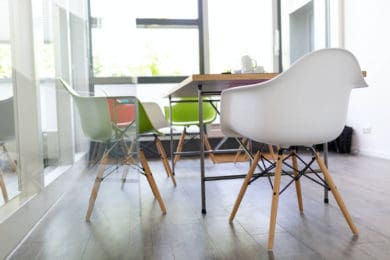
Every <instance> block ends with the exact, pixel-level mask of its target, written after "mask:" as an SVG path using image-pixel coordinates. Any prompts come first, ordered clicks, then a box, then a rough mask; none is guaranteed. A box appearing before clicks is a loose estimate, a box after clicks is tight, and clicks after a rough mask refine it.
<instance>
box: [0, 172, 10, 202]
mask: <svg viewBox="0 0 390 260" xmlns="http://www.w3.org/2000/svg"><path fill="white" fill-rule="evenodd" d="M0 189H1V193H2V194H3V199H4V202H7V201H8V193H7V188H6V187H5V182H4V179H3V172H2V170H1V169H0Z"/></svg>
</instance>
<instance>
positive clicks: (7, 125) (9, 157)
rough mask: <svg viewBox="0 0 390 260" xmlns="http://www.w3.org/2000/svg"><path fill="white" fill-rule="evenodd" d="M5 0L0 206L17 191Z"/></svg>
mask: <svg viewBox="0 0 390 260" xmlns="http://www.w3.org/2000/svg"><path fill="white" fill-rule="evenodd" d="M8 10H9V8H8V1H7V0H0V24H1V27H0V206H1V205H3V204H5V203H6V202H8V201H9V200H11V199H12V198H13V197H15V196H16V195H17V194H19V185H18V183H19V177H18V169H17V168H18V167H17V164H18V151H17V145H16V138H15V137H16V131H15V120H14V119H15V111H14V91H13V84H12V56H11V43H10V35H9V33H10V32H9V11H8Z"/></svg>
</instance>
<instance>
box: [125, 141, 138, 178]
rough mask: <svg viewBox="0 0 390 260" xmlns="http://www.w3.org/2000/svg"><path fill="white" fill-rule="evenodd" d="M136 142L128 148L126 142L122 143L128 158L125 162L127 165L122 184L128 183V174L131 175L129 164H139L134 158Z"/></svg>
mask: <svg viewBox="0 0 390 260" xmlns="http://www.w3.org/2000/svg"><path fill="white" fill-rule="evenodd" d="M134 143H135V141H134V142H132V143H131V145H130V147H128V146H127V144H126V142H125V141H122V147H123V149H124V153H125V154H126V158H125V160H124V162H123V164H125V166H124V168H123V173H122V182H123V183H124V182H126V178H127V174H128V173H129V166H128V165H129V164H134V165H135V164H137V161H136V160H135V159H134V157H133V150H134V146H135V145H134Z"/></svg>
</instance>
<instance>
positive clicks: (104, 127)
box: [59, 79, 113, 142]
mask: <svg viewBox="0 0 390 260" xmlns="http://www.w3.org/2000/svg"><path fill="white" fill-rule="evenodd" d="M59 81H60V83H61V84H62V85H63V87H64V88H65V89H66V90H67V91H68V93H69V94H70V95H71V96H72V98H73V101H74V102H75V104H76V106H77V109H78V111H79V115H80V121H81V127H82V129H83V132H84V134H85V135H86V136H87V137H89V138H90V139H91V140H93V141H97V142H107V141H109V140H110V139H111V138H112V136H113V128H112V124H111V118H110V111H109V107H108V102H107V98H106V97H82V96H80V95H79V94H77V93H76V92H75V91H74V90H73V89H72V87H71V86H70V85H68V84H67V83H66V82H65V81H64V80H63V79H59Z"/></svg>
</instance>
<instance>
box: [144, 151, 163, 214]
mask: <svg viewBox="0 0 390 260" xmlns="http://www.w3.org/2000/svg"><path fill="white" fill-rule="evenodd" d="M138 155H139V159H140V161H141V165H142V168H143V169H144V172H145V176H146V179H147V180H148V182H149V185H150V188H151V189H152V192H153V195H154V197H155V198H156V200H157V201H158V204H159V205H160V208H161V211H162V212H163V214H166V213H167V209H166V208H165V204H164V201H163V199H162V197H161V195H160V192H159V190H158V187H157V184H156V182H155V181H154V178H153V175H152V172H151V170H150V168H149V164H148V162H147V161H146V157H145V154H144V152H143V151H142V150H141V149H140V150H139V151H138Z"/></svg>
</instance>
